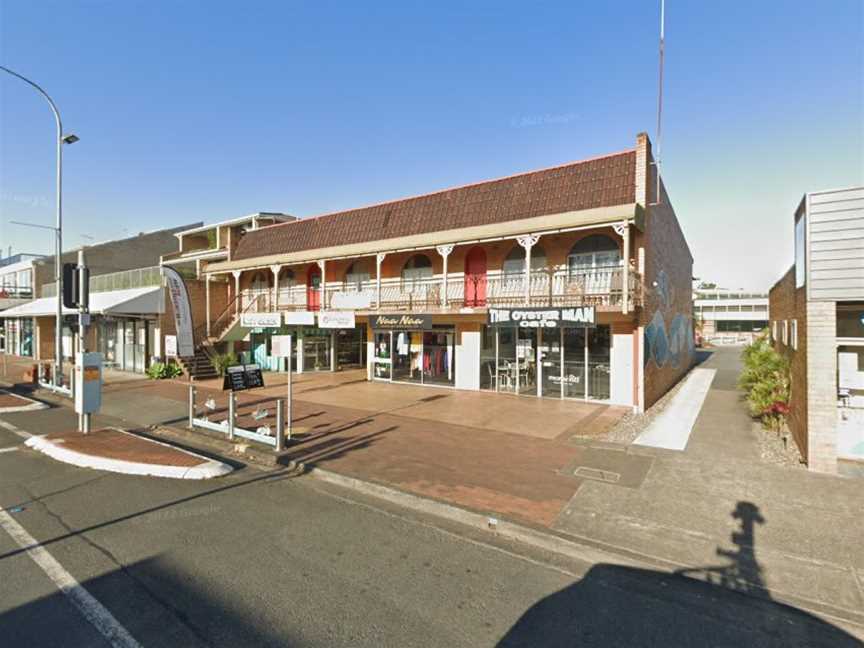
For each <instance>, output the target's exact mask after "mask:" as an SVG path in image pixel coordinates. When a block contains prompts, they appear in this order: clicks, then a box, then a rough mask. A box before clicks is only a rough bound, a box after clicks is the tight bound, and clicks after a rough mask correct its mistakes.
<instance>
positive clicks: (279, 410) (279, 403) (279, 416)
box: [276, 398, 285, 452]
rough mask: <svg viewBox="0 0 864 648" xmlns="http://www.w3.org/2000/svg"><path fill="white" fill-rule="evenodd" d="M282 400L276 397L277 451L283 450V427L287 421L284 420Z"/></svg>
mask: <svg viewBox="0 0 864 648" xmlns="http://www.w3.org/2000/svg"><path fill="white" fill-rule="evenodd" d="M282 412H283V409H282V400H281V399H279V398H277V399H276V452H282V428H283V427H284V425H285V422H284V421H283V420H282Z"/></svg>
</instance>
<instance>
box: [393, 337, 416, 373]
mask: <svg viewBox="0 0 864 648" xmlns="http://www.w3.org/2000/svg"><path fill="white" fill-rule="evenodd" d="M393 380H399V381H404V382H417V383H419V382H422V381H423V333H422V332H420V331H393Z"/></svg>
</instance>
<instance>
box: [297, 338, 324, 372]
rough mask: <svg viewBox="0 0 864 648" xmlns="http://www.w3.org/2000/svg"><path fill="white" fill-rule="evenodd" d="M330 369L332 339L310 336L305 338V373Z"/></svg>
mask: <svg viewBox="0 0 864 648" xmlns="http://www.w3.org/2000/svg"><path fill="white" fill-rule="evenodd" d="M329 369H330V338H329V337H326V336H309V337H304V338H303V371H327V370H329Z"/></svg>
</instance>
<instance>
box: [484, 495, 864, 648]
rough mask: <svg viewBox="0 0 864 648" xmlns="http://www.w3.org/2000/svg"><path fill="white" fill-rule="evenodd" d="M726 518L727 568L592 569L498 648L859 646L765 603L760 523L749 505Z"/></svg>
mask: <svg viewBox="0 0 864 648" xmlns="http://www.w3.org/2000/svg"><path fill="white" fill-rule="evenodd" d="M732 517H733V519H735V520H736V521H737V523H738V524H739V525H740V529H739V530H737V531H736V532H734V533H733V534H732V543H733V544H734V545H735V549H733V550H727V549H723V548H720V547H718V549H717V555H718V556H721V557H722V558H725V559H727V560H728V563H724V564H720V565H711V566H707V567H699V568H695V569H685V570H680V571H679V572H676V573H673V574H669V573H664V572H659V571H652V570H649V569H637V568H632V567H623V566H618V565H609V564H599V565H596V566H594V567H592V568H591V569H590V570H589V571H588V573H587V574H586V575H585V576H584V578H582V579H581V580H580V581H579V582H577V583H574V584H573V585H571V586H569V587H567V588H565V589H563V590H561V591H559V592H556V593H554V594H552V595H550V596H548V597H546V598H544V599H543V600H541V601H540V602H539V603H537V604H536V605H534V606H533V607H531V608H530V609H529V610H528V611H527V612H525V614H523V615H522V617H521V618H520V619H519V620H518V621H517V622H516V624H515V625H514V626H513V627H512V628H511V629H510V631H509V632H508V633H507V634H506V636H505V637H504V638H503V639H502V640H501V642H500V643H499V646H500V647H502V648H504V647H508V648H509V647H514V646H532V647H534V648H538V647H539V648H542V647H552V646H556V647H557V646H561V647H564V646H568V647H570V646H580V647H582V646H676V647H677V646H694V647H695V646H699V647H703V646H760V647H762V646H766V647H767V646H777V647H778V648H779V647H781V646H782V647H784V648H788V647H790V646H800V647H802V648H803V647H805V646H806V647H808V648H810V647H815V646H826V647H827V646H831V647H833V648H840V647H845V646H850V647H851V646H857V647H859V648H860V647H861V646H864V644H862V643H861V642H860V641H858V640H857V639H855V638H854V637H853V636H851V635H850V634H848V633H846V632H845V631H843V630H841V629H840V628H837V627H835V626H833V625H831V624H829V623H826V622H824V621H822V620H821V619H819V618H817V617H815V616H813V615H812V614H809V613H807V612H804V611H802V610H799V609H797V608H795V607H792V606H790V605H786V604H783V603H779V602H777V601H773V600H771V596H770V593H769V592H768V590H767V589H766V587H765V582H764V579H763V576H762V568H761V567H760V565H759V563H758V561H757V560H756V550H755V528H756V525H760V524H765V519H764V518H763V517H762V515H761V513H760V512H759V508H758V507H757V506H756V505H754V504H752V503H750V502H739V503H738V505H737V507H736V508H735V510H734V511H733V512H732ZM697 579H698V580H697ZM754 597H755V598H754Z"/></svg>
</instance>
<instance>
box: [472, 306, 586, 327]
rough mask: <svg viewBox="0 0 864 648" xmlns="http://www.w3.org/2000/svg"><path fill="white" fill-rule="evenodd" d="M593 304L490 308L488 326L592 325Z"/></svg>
mask: <svg viewBox="0 0 864 648" xmlns="http://www.w3.org/2000/svg"><path fill="white" fill-rule="evenodd" d="M595 322H596V320H595V313H594V307H593V306H581V307H577V308H490V309H489V324H490V326H518V327H520V328H560V327H562V326H594V324H595Z"/></svg>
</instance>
